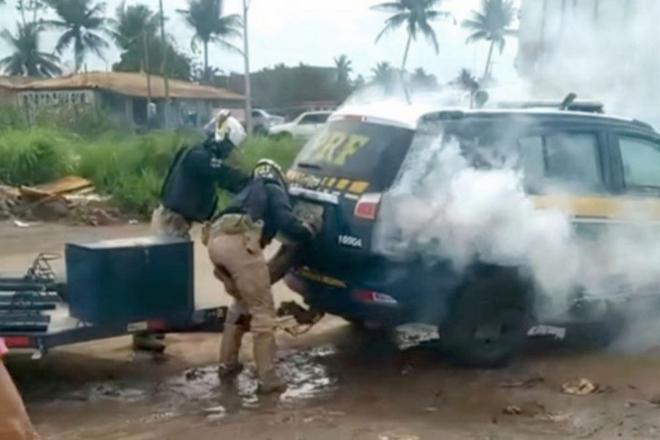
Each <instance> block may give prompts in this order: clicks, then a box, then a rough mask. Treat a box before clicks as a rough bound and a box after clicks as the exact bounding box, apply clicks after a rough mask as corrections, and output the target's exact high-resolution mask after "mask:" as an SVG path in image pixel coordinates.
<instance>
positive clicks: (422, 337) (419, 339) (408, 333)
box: [392, 323, 440, 350]
mask: <svg viewBox="0 0 660 440" xmlns="http://www.w3.org/2000/svg"><path fill="white" fill-rule="evenodd" d="M392 337H393V340H394V343H395V344H396V345H397V346H398V347H399V349H400V350H407V349H409V348H412V347H416V346H418V345H421V344H423V343H425V342H430V341H435V340H438V339H440V334H439V332H438V327H437V326H434V325H429V324H422V323H410V324H403V325H400V326H398V327H396V328H395V329H394V332H393V334H392Z"/></svg>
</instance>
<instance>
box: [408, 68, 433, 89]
mask: <svg viewBox="0 0 660 440" xmlns="http://www.w3.org/2000/svg"><path fill="white" fill-rule="evenodd" d="M410 80H411V82H412V83H413V84H416V85H417V86H421V87H426V88H430V87H436V86H437V85H438V79H437V78H436V76H435V75H433V74H430V73H427V72H426V70H424V68H423V67H418V68H417V69H415V71H414V72H413V74H412V77H411V78H410Z"/></svg>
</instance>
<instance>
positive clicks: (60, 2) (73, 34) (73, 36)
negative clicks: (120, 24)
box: [45, 0, 111, 72]
mask: <svg viewBox="0 0 660 440" xmlns="http://www.w3.org/2000/svg"><path fill="white" fill-rule="evenodd" d="M46 3H47V4H48V6H50V7H51V8H52V9H53V10H54V11H55V13H56V14H57V16H58V17H59V19H58V20H48V21H46V22H45V23H46V24H47V25H49V26H51V27H53V28H55V29H60V30H62V31H63V33H62V35H60V38H59V39H58V40H57V44H56V45H55V52H57V53H59V54H61V53H62V52H63V51H64V49H66V48H67V47H69V46H73V53H74V60H75V71H76V72H78V71H79V70H80V67H81V66H82V63H83V61H84V60H85V57H86V56H87V54H88V53H89V52H93V53H95V54H96V55H97V56H98V57H99V58H101V59H104V58H103V50H104V49H107V48H108V47H109V44H108V42H107V41H106V40H105V39H104V38H103V37H102V36H101V35H100V34H102V33H104V34H108V35H111V32H110V31H109V30H108V28H107V27H106V20H105V18H104V11H105V3H103V2H94V0H46Z"/></svg>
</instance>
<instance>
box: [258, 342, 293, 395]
mask: <svg viewBox="0 0 660 440" xmlns="http://www.w3.org/2000/svg"><path fill="white" fill-rule="evenodd" d="M253 339H254V361H255V363H256V364H257V376H258V377H259V387H258V389H257V392H258V393H259V394H270V393H278V392H281V391H284V390H286V384H285V383H284V381H282V379H280V377H279V376H278V375H277V372H276V371H275V352H276V350H277V346H276V345H275V335H273V334H272V333H253Z"/></svg>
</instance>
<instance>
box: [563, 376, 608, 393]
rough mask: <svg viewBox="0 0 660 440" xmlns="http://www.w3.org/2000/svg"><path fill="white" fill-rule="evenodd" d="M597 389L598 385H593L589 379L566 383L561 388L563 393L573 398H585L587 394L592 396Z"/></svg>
mask: <svg viewBox="0 0 660 440" xmlns="http://www.w3.org/2000/svg"><path fill="white" fill-rule="evenodd" d="M598 389H599V388H598V384H595V383H593V382H591V381H590V380H589V379H585V378H580V379H578V380H574V381H570V382H566V383H565V384H564V385H562V387H561V390H562V392H563V393H565V394H572V395H575V396H586V395H587V394H593V393H595V392H597V391H598Z"/></svg>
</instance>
